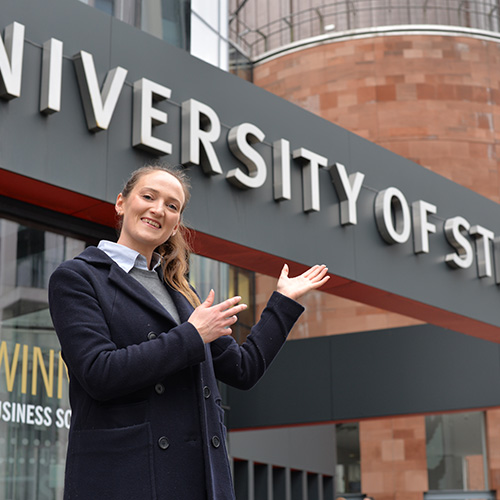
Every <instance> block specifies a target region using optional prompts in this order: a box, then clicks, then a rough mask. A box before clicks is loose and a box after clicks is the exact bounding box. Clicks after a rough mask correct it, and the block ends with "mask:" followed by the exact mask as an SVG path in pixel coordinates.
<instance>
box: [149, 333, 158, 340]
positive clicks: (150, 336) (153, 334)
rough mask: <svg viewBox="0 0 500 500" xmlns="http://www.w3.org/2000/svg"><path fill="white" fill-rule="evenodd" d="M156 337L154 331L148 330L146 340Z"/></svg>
mask: <svg viewBox="0 0 500 500" xmlns="http://www.w3.org/2000/svg"><path fill="white" fill-rule="evenodd" d="M155 338H156V333H155V332H149V333H148V340H153V339H155Z"/></svg>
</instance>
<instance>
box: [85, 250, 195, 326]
mask: <svg viewBox="0 0 500 500" xmlns="http://www.w3.org/2000/svg"><path fill="white" fill-rule="evenodd" d="M79 258H80V259H82V260H85V261H87V262H88V263H89V264H92V265H94V266H96V267H107V268H108V279H109V281H110V283H111V284H113V285H114V286H116V287H117V288H118V289H120V290H121V291H123V292H124V293H126V294H127V295H129V296H130V297H131V298H132V299H133V301H134V302H135V303H136V304H137V305H138V306H139V307H143V308H145V309H149V310H151V311H154V312H155V313H156V314H160V315H163V316H164V317H165V318H167V319H168V320H169V321H170V322H171V323H172V324H173V325H176V324H177V323H176V321H175V320H174V318H172V316H171V315H170V314H169V313H168V311H167V310H166V309H165V308H164V307H163V306H162V305H161V304H160V303H159V302H158V301H157V300H156V298H155V297H154V296H153V295H151V293H150V292H149V291H148V290H146V288H144V287H143V286H142V285H141V284H140V283H139V282H138V281H137V280H136V279H135V278H133V277H132V276H129V275H128V274H127V273H126V272H125V271H124V270H123V269H121V268H120V266H118V265H117V264H116V263H115V262H114V261H113V260H112V259H111V258H110V257H108V256H107V255H106V254H105V253H104V252H102V251H101V250H99V249H97V248H95V247H89V248H87V249H86V250H85V251H84V252H83V253H82V254H80V256H79ZM157 272H158V275H159V277H160V280H161V281H162V283H163V284H164V285H165V286H166V287H167V289H168V292H169V293H170V295H171V297H172V300H173V302H174V304H175V307H176V308H177V312H178V313H179V317H180V319H181V322H185V321H187V320H188V318H189V316H190V315H191V313H192V312H193V307H192V306H191V304H190V303H189V302H188V300H187V299H186V298H185V297H184V295H182V294H181V293H180V292H177V291H176V290H174V289H173V288H171V287H170V286H168V285H166V284H165V282H164V280H163V276H162V273H161V271H160V270H159V269H158V270H157Z"/></svg>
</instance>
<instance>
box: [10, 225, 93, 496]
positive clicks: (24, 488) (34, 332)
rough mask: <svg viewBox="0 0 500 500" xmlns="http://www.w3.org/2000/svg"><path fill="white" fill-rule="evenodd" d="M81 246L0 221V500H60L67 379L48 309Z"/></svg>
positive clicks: (47, 232)
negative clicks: (58, 279) (54, 287)
mask: <svg viewBox="0 0 500 500" xmlns="http://www.w3.org/2000/svg"><path fill="white" fill-rule="evenodd" d="M84 247H85V242H83V241H80V240H76V239H73V238H68V237H65V236H62V235H60V234H56V233H53V232H50V231H44V230H42V229H39V228H36V227H30V226H26V225H22V224H19V223H17V222H13V221H10V220H6V219H0V498H2V499H4V500H18V499H21V498H22V499H28V498H29V499H37V500H52V499H60V498H62V488H63V474H64V462H65V455H66V444H67V429H68V428H69V420H70V415H71V414H70V410H69V401H68V378H67V373H66V370H65V366H64V363H63V361H62V359H61V357H60V349H59V343H58V341H57V337H56V336H55V334H54V331H53V328H52V323H51V319H50V315H49V310H48V303H47V285H48V280H49V277H50V275H51V273H52V271H53V270H54V269H55V268H56V267H57V265H58V264H59V263H60V262H62V261H63V260H65V259H68V258H71V257H73V256H75V255H76V254H78V253H79V252H81V251H82V250H83V249H84Z"/></svg>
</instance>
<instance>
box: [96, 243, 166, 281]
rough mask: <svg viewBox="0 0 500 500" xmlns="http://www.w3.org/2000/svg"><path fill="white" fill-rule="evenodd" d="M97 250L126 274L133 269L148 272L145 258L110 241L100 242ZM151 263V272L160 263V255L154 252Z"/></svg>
mask: <svg viewBox="0 0 500 500" xmlns="http://www.w3.org/2000/svg"><path fill="white" fill-rule="evenodd" d="M97 248H99V250H102V251H103V252H104V253H105V254H106V255H107V256H108V257H110V258H111V259H113V260H114V261H115V262H116V263H117V264H118V265H119V266H120V267H121V268H122V269H123V270H124V271H125V272H126V273H128V272H129V271H130V270H131V269H132V268H133V267H137V268H139V269H144V270H146V271H149V270H150V269H149V268H148V263H147V261H146V257H144V255H142V254H140V253H139V252H136V251H135V250H132V249H131V248H129V247H126V246H124V245H120V244H119V243H114V242H112V241H107V240H102V241H100V242H99V245H97ZM151 263H152V267H153V269H152V270H154V269H156V268H157V267H158V266H159V265H160V263H161V255H160V254H159V253H157V252H154V253H153V258H152V261H151Z"/></svg>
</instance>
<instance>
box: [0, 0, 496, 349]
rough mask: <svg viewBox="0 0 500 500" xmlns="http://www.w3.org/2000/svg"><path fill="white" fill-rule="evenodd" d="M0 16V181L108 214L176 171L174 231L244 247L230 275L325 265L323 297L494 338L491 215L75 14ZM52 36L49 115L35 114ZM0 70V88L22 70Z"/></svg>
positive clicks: (398, 162) (297, 115)
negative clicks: (182, 226)
mask: <svg viewBox="0 0 500 500" xmlns="http://www.w3.org/2000/svg"><path fill="white" fill-rule="evenodd" d="M0 14H1V16H0V17H1V19H2V24H3V27H4V28H7V31H8V30H9V29H10V28H9V26H11V25H12V23H18V24H19V25H22V26H23V27H24V30H25V32H24V35H23V38H22V39H21V44H22V46H23V48H24V54H23V57H22V61H21V62H22V66H21V68H22V69H21V72H22V75H21V76H22V85H21V92H20V95H19V96H17V97H16V96H13V95H6V94H5V93H4V98H3V99H0V128H1V131H2V133H1V135H0V169H4V170H7V171H12V172H16V173H19V174H21V175H24V176H27V177H30V178H32V179H36V180H39V181H40V182H44V183H48V184H51V185H54V186H58V187H60V188H63V189H66V190H70V191H74V192H76V193H80V194H83V195H85V196H89V197H93V198H96V199H98V200H104V201H106V202H109V203H113V202H114V200H115V196H116V194H117V192H118V191H119V190H120V188H121V186H122V183H123V181H124V179H125V178H126V177H127V176H128V174H129V172H130V171H132V170H133V169H135V168H136V167H138V166H140V165H142V164H143V163H144V162H146V161H148V160H150V159H152V158H155V157H158V156H160V157H162V158H164V159H166V160H168V161H170V162H171V163H179V162H180V161H183V162H184V163H189V164H191V166H190V167H189V168H190V172H191V177H192V184H193V197H192V202H191V204H190V207H189V209H188V211H187V214H186V217H187V221H188V223H189V224H190V225H191V226H192V228H193V229H195V230H196V231H197V232H198V233H199V234H203V235H209V236H211V237H214V238H216V239H217V240H219V241H224V242H227V243H229V244H234V245H235V246H234V247H232V248H235V249H236V250H237V249H238V248H239V249H242V251H241V254H239V253H238V254H237V256H236V257H234V259H233V261H234V262H236V263H238V264H239V265H241V266H242V267H250V268H252V269H256V270H259V269H260V270H262V271H264V272H267V271H268V268H266V266H265V265H264V263H265V261H266V259H269V260H273V259H274V260H273V262H276V263H280V262H282V261H283V260H287V261H289V262H296V263H300V264H303V265H310V264H313V263H316V262H320V263H325V264H327V265H328V267H329V269H330V272H331V274H332V275H333V276H337V277H339V278H340V279H339V280H331V282H330V285H329V287H327V291H329V292H331V293H337V294H339V295H343V296H346V297H350V298H354V299H356V300H359V301H361V302H367V303H370V304H373V305H377V306H380V307H384V308H386V309H388V310H396V311H399V312H402V313H404V314H408V315H411V316H414V317H417V318H420V319H423V320H425V321H428V322H433V323H436V324H440V325H445V326H447V327H450V328H454V329H457V330H460V331H462V332H465V333H468V334H471V335H476V336H480V337H483V338H489V339H494V340H497V338H498V333H499V331H500V313H499V309H498V306H497V305H498V302H499V300H500V286H499V285H498V282H500V264H498V265H497V267H495V265H494V255H495V253H496V254H498V255H500V240H499V241H497V242H495V239H497V238H498V237H497V236H496V235H500V207H499V206H498V205H497V204H495V203H493V202H491V201H488V200H487V199H485V198H483V197H481V196H479V195H477V194H476V193H474V192H472V191H469V190H467V189H464V188H463V187H461V186H459V185H457V184H454V183H453V182H451V181H448V180H446V179H444V178H442V177H440V176H438V175H436V174H434V173H432V172H430V171H428V170H426V169H424V168H423V167H421V166H419V165H416V164H414V163H412V162H410V161H408V160H405V159H403V158H401V157H399V156H397V155H395V154H392V153H390V152H388V151H387V150H384V149H383V148H380V147H378V146H376V145H375V144H373V143H370V142H368V141H366V140H363V139H362V138H360V137H358V136H356V135H354V134H352V133H350V132H348V131H346V130H344V129H341V128H340V127H338V126H336V125H334V124H332V123H330V122H327V121H325V120H323V119H321V118H319V117H317V116H315V115H313V114H311V113H309V112H306V111H304V110H302V109H301V108H299V107H297V106H295V105H293V104H291V103H289V102H286V101H284V100H282V99H280V98H278V97H276V96H273V95H272V94H270V93H268V92H266V91H264V90H262V89H259V88H257V87H256V86H254V85H252V84H249V83H248V82H245V81H243V80H241V79H239V78H237V77H235V76H233V75H230V74H227V73H225V72H223V71H220V70H219V69H217V68H214V67H212V66H210V65H208V64H206V63H204V62H202V61H199V60H197V59H196V58H193V57H191V56H190V55H189V54H187V53H185V52H183V51H181V50H178V49H176V48H175V47H172V46H169V45H168V44H166V43H165V42H163V41H161V40H158V39H156V38H154V37H152V36H150V35H148V34H146V33H143V32H141V31H140V30H137V29H135V28H133V27H131V26H128V25H126V24H124V23H121V22H120V21H117V20H116V19H113V18H111V17H109V16H107V15H106V14H103V13H101V12H99V11H97V10H96V9H93V8H90V7H88V6H86V5H83V4H81V3H80V2H78V1H76V0H42V1H40V0H39V1H34V0H33V1H23V2H2V5H1V6H0ZM7 38H8V37H7V36H6V35H4V41H5V43H4V45H5V46H6V47H7V52H9V43H7ZM14 38H15V37H14ZM53 38H54V39H57V40H58V41H59V42H62V53H63V56H64V57H63V58H62V62H61V65H62V67H61V72H62V73H61V74H62V77H61V78H59V79H58V78H56V77H54V78H52V80H50V82H51V85H52V87H53V86H54V85H55V83H60V84H61V92H60V101H61V105H60V110H58V111H54V112H51V113H49V114H46V113H41V112H40V100H41V94H43V92H44V90H43V89H44V87H43V85H42V81H45V80H43V78H42V75H43V71H44V68H45V69H46V68H47V67H48V66H46V65H45V63H44V62H43V61H44V58H43V55H44V49H43V47H44V44H46V42H48V41H50V40H51V39H53ZM14 45H15V44H14ZM45 54H46V56H47V57H49V59H50V57H51V58H52V59H50V60H52V61H55V62H57V58H56V55H55V51H53V52H51V53H47V52H45ZM10 57H11V60H10V65H9V64H7V63H6V62H5V61H4V63H3V67H1V68H0V70H1V75H2V79H3V80H6V79H8V77H9V72H10V73H12V75H10V76H11V77H12V78H11V79H15V78H14V76H15V75H14V73H15V71H14V70H13V67H14V66H13V60H14V59H15V60H16V61H18V62H19V61H20V60H21V58H20V56H19V55H17V56H16V55H15V54H14V52H12V51H11V52H10ZM89 61H91V63H92V64H91V65H90V66H89V64H90V62H89ZM76 69H79V75H80V76H79V78H77V72H76ZM120 75H122V76H123V77H124V81H121V83H120ZM92 77H94V78H95V79H96V81H97V85H96V89H97V90H95V89H94V91H92V90H91V84H90V83H89V81H91V80H92ZM104 82H108V83H109V82H112V84H113V85H110V87H111V88H113V89H114V90H115V91H116V92H115V93H116V96H115V97H116V100H115V101H114V102H113V106H111V105H110V106H109V109H107V108H106V106H105V105H106V104H111V101H112V99H111V98H110V97H109V95H108V94H107V91H103V92H100V88H101V89H102V88H103V87H104V88H107V85H106V84H105V83H104ZM4 83H5V81H4ZM7 94H8V92H7ZM86 94H88V95H87V96H86ZM109 94H113V92H111V91H110V92H109ZM89 95H90V97H89ZM92 106H93V108H92ZM99 106H101V107H103V108H106V109H107V111H106V109H104V111H103V112H102V114H103V115H105V118H107V119H108V121H107V122H106V125H103V123H104V121H106V120H104V119H102V118H101V117H98V116H97V115H98V114H99V113H98V111H96V109H98V108H99ZM84 109H86V111H85V112H84ZM89 109H94V114H95V115H96V116H94V118H95V123H94V126H92V125H90V124H89V123H90V122H91V121H92V117H91V116H90V119H89V113H90V114H92V111H90V112H89ZM51 111H53V110H51ZM200 116H202V117H205V119H206V120H205V121H207V120H208V121H209V123H210V125H209V126H207V127H205V126H202V125H200V122H201V121H203V120H200V119H199V118H200ZM155 124H157V125H156V126H154V125H155ZM190 124H191V126H190ZM99 127H101V128H99ZM218 127H219V128H220V132H218V133H217V134H215V136H214V137H210V131H212V132H213V131H216V130H217V128H218ZM90 129H93V130H90ZM95 129H97V131H95ZM134 144H135V146H134ZM183 144H184V146H183ZM197 147H199V148H200V151H201V153H200V155H199V158H197V157H196V154H195V153H194V150H195V149H196V148H197ZM287 148H288V149H287ZM165 151H168V154H165ZM204 156H206V157H207V158H208V160H207V159H205V161H204V160H203V158H204ZM186 159H187V160H186ZM342 172H344V178H343V180H342V179H341V177H342V175H341V174H342ZM283 173H285V174H287V173H289V176H290V178H289V181H288V180H287V177H286V175H284V176H283ZM332 174H333V177H335V175H337V177H338V179H337V183H336V184H335V185H334V184H333V183H332ZM355 174H356V178H357V180H358V181H360V183H359V185H357V184H356V179H355V177H353V176H354V175H355ZM339 179H341V180H339ZM0 183H1V175H0ZM416 202H417V205H415V206H419V207H421V208H422V207H424V208H425V207H427V208H425V210H424V211H423V212H421V213H420V219H419V220H417V218H416V216H415V213H416V210H417V209H416V208H415V206H414V204H415V203H416ZM418 202H420V204H419V203H418ZM412 207H413V208H412ZM429 207H430V208H429ZM426 210H427V211H426ZM424 243H427V244H428V250H427V249H424V247H425V245H424ZM219 248H220V246H219ZM219 248H216V247H215V246H213V247H210V246H208V247H207V248H205V249H204V253H205V254H206V255H209V256H211V257H214V258H217V257H218V256H219V253H218V252H219ZM236 253H237V252H236ZM250 260H251V262H250ZM446 261H448V263H447V262H446ZM499 262H500V258H499ZM452 265H453V267H452ZM292 272H293V269H292ZM339 285H340V286H339Z"/></svg>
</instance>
